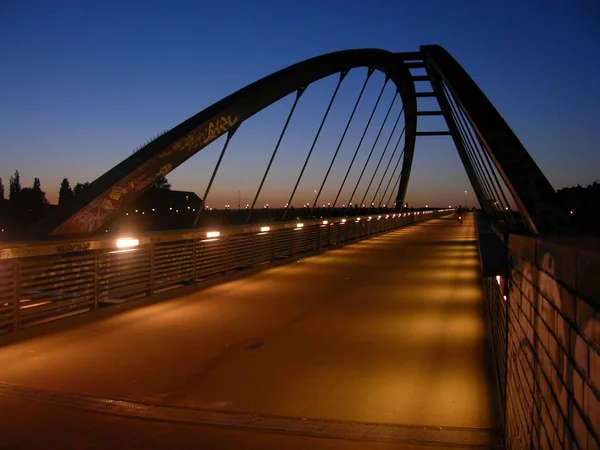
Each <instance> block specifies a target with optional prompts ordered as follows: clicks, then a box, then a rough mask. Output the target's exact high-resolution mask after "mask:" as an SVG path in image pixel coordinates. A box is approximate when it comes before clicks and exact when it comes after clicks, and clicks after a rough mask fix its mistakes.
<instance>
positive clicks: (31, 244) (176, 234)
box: [0, 209, 450, 260]
mask: <svg viewBox="0 0 600 450" xmlns="http://www.w3.org/2000/svg"><path fill="white" fill-rule="evenodd" d="M444 211H450V210H448V209H436V210H434V209H431V210H425V211H411V212H399V213H377V214H370V215H369V214H364V215H358V216H347V217H333V218H327V219H309V220H305V219H298V220H289V221H285V222H263V223H257V224H242V225H224V226H217V225H215V226H207V227H201V228H193V229H183V230H168V231H143V232H140V233H135V232H121V233H118V234H110V235H107V236H93V237H75V238H60V239H56V240H54V239H52V240H47V241H43V240H40V241H25V242H23V241H21V242H7V243H0V260H5V259H14V258H25V257H32V256H45V255H55V254H65V253H75V252H81V251H88V250H107V249H116V248H117V245H116V241H117V240H118V239H122V238H135V239H137V240H138V241H139V245H145V244H150V243H158V242H174V241H182V240H191V239H202V238H205V237H206V234H207V233H209V232H212V231H218V232H219V233H220V235H221V236H230V235H236V234H246V233H254V232H260V230H261V229H263V228H265V227H269V228H270V230H273V231H274V230H280V229H286V228H292V229H293V228H296V225H297V224H298V223H302V224H304V226H307V227H308V226H311V225H319V224H322V223H323V222H324V221H327V222H328V223H341V222H346V221H347V222H355V221H357V220H358V221H361V220H372V219H376V220H377V219H378V218H384V217H385V218H387V217H407V216H410V215H420V214H432V213H434V212H444Z"/></svg>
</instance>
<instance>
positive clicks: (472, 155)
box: [444, 86, 505, 222]
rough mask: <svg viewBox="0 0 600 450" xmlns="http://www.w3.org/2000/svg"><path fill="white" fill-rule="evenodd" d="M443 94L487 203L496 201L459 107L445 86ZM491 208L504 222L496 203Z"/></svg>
mask: <svg viewBox="0 0 600 450" xmlns="http://www.w3.org/2000/svg"><path fill="white" fill-rule="evenodd" d="M444 93H445V95H446V98H447V99H448V104H449V105H450V109H451V114H452V116H453V118H454V122H455V123H456V126H457V128H458V131H459V134H460V135H461V138H462V140H463V144H464V147H465V152H466V153H467V156H468V157H469V159H470V160H471V166H472V167H473V168H474V171H476V172H478V175H476V176H478V179H479V183H480V184H481V185H482V187H483V188H484V189H485V190H486V192H485V194H486V195H487V196H488V199H487V200H488V201H489V200H491V199H492V198H494V199H498V192H497V191H496V190H495V186H494V185H493V183H492V182H491V177H490V175H489V172H488V171H487V170H486V168H485V166H484V165H483V161H480V155H479V154H478V153H477V151H476V150H475V149H474V148H473V146H472V140H471V136H470V135H469V134H468V131H469V130H468V127H466V125H465V123H464V122H463V120H462V117H461V116H460V114H459V107H458V105H456V103H455V102H454V100H451V98H452V97H451V95H450V93H449V92H448V89H447V88H446V87H445V86H444ZM492 208H493V209H494V211H495V213H496V216H497V219H498V220H499V221H500V222H502V221H503V220H505V219H503V216H504V214H503V213H501V212H500V210H499V209H498V207H497V206H496V203H492Z"/></svg>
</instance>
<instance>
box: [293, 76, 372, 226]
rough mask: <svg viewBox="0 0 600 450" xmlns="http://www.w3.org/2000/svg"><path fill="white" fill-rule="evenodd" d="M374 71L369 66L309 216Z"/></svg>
mask: <svg viewBox="0 0 600 450" xmlns="http://www.w3.org/2000/svg"><path fill="white" fill-rule="evenodd" d="M374 71H375V69H371V68H369V70H368V72H367V78H366V79H365V82H364V83H363V86H362V89H361V90H360V94H358V98H357V99H356V103H355V104H354V108H353V109H352V113H351V114H350V118H349V119H348V122H346V127H345V128H344V132H343V133H342V137H341V138H340V141H339V142H338V145H337V148H336V149H335V152H334V154H333V158H332V159H331V162H330V163H329V167H328V168H327V172H326V173H325V177H324V178H323V182H322V183H321V187H320V188H319V193H318V194H317V196H316V197H315V202H314V204H313V207H312V208H311V210H310V215H309V217H312V213H313V210H314V209H315V205H316V204H317V202H318V201H319V198H320V197H321V192H323V188H324V187H325V183H326V182H327V178H328V177H329V173H330V172H331V168H332V167H333V163H334V162H335V159H336V158H337V155H338V153H339V151H340V148H341V147H342V142H344V138H345V137H346V133H347V132H348V128H350V123H351V122H352V119H353V118H354V113H355V112H356V109H357V108H358V104H359V103H360V99H361V98H362V96H363V93H364V92H365V88H366V87H367V84H368V83H369V79H370V78H371V75H372V74H373V72H374ZM286 208H287V206H286Z"/></svg>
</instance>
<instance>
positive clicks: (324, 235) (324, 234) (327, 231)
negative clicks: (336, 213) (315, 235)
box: [319, 223, 334, 248]
mask: <svg viewBox="0 0 600 450" xmlns="http://www.w3.org/2000/svg"><path fill="white" fill-rule="evenodd" d="M333 226H334V224H333V223H329V224H327V225H324V226H322V227H321V228H319V248H323V247H328V246H329V236H330V235H331V228H332V227H333Z"/></svg>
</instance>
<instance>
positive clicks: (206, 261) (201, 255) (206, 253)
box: [196, 238, 227, 280]
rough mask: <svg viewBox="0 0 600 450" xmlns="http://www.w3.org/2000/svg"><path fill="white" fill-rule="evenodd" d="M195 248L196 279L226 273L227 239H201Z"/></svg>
mask: <svg viewBox="0 0 600 450" xmlns="http://www.w3.org/2000/svg"><path fill="white" fill-rule="evenodd" d="M196 246H197V247H196V258H197V260H196V279H200V280H201V279H206V278H212V277H215V276H217V275H222V274H225V273H226V272H227V239H225V238H214V239H203V240H201V241H198V242H197V243H196Z"/></svg>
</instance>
